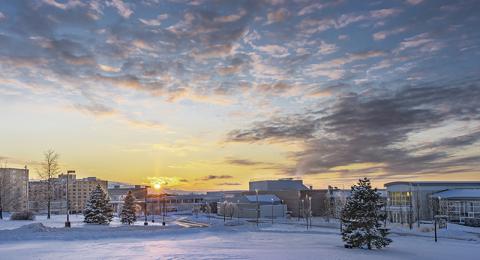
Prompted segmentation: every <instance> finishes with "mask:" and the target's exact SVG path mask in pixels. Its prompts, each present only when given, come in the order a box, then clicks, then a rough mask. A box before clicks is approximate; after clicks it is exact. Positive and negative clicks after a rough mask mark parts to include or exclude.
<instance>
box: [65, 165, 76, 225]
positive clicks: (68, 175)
mask: <svg viewBox="0 0 480 260" xmlns="http://www.w3.org/2000/svg"><path fill="white" fill-rule="evenodd" d="M74 172H75V171H67V187H66V189H65V190H66V193H67V194H66V198H67V221H66V222H65V227H67V228H69V227H71V226H72V225H71V223H70V202H69V198H68V179H70V173H74Z"/></svg>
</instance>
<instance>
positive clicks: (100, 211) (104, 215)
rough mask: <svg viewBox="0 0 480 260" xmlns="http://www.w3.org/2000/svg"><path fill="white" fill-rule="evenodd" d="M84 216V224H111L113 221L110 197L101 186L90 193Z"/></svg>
mask: <svg viewBox="0 0 480 260" xmlns="http://www.w3.org/2000/svg"><path fill="white" fill-rule="evenodd" d="M83 215H84V217H85V219H84V220H83V222H85V223H89V224H109V223H110V221H112V218H113V208H112V206H111V205H110V200H109V198H108V195H107V194H106V193H105V191H104V190H103V189H102V187H100V185H97V187H96V188H95V189H94V190H93V191H92V193H90V198H89V199H88V201H87V205H86V207H85V211H84V212H83Z"/></svg>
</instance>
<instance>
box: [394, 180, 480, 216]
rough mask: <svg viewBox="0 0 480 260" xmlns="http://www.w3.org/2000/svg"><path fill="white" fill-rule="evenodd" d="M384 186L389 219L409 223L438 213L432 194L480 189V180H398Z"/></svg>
mask: <svg viewBox="0 0 480 260" xmlns="http://www.w3.org/2000/svg"><path fill="white" fill-rule="evenodd" d="M385 187H386V189H387V211H388V218H389V220H390V221H391V222H396V223H410V224H411V223H413V222H416V221H423V220H432V219H433V217H434V216H435V215H438V214H440V212H439V208H438V207H437V206H436V204H435V196H432V195H433V194H436V193H438V192H442V191H447V190H458V189H480V182H473V181H464V182H462V181H398V182H390V183H386V184H385ZM467 214H468V213H467Z"/></svg>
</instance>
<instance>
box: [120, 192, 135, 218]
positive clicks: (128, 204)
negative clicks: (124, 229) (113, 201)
mask: <svg viewBox="0 0 480 260" xmlns="http://www.w3.org/2000/svg"><path fill="white" fill-rule="evenodd" d="M120 218H121V220H120V221H121V222H122V223H123V224H128V225H131V224H133V223H135V221H137V216H136V215H135V197H133V195H132V191H128V194H127V196H126V197H125V199H124V200H123V208H122V212H121V213H120Z"/></svg>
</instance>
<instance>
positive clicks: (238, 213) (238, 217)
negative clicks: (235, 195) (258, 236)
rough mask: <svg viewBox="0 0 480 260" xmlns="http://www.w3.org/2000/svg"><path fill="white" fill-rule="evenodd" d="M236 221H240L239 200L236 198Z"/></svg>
mask: <svg viewBox="0 0 480 260" xmlns="http://www.w3.org/2000/svg"><path fill="white" fill-rule="evenodd" d="M237 222H238V223H240V200H237Z"/></svg>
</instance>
